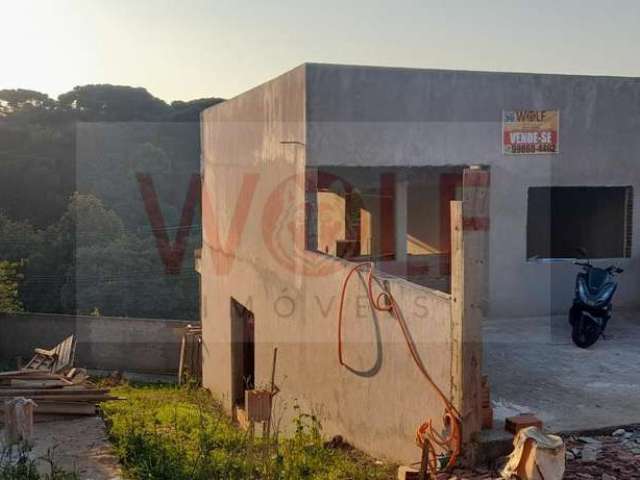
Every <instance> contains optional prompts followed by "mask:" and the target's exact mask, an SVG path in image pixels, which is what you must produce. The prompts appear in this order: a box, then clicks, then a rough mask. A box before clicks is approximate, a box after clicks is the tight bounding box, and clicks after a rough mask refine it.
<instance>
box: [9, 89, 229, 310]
mask: <svg viewBox="0 0 640 480" xmlns="http://www.w3.org/2000/svg"><path fill="white" fill-rule="evenodd" d="M220 101H222V100H221V99H218V98H206V99H198V100H193V101H189V102H183V101H176V102H173V103H171V104H167V103H166V102H164V101H162V100H160V99H158V98H156V97H154V96H152V95H151V94H150V93H149V92H147V91H146V90H145V89H142V88H132V87H124V86H114V85H87V86H82V87H76V88H74V89H73V90H72V91H70V92H67V93H65V94H62V95H60V96H59V97H58V98H57V99H52V98H50V97H49V96H47V95H46V94H43V93H40V92H36V91H32V90H0V262H1V263H0V310H5V311H6V310H19V309H24V310H26V311H34V312H51V313H74V312H79V313H84V314H89V313H96V314H97V313H100V314H103V315H125V316H138V317H160V318H188V319H189V318H194V317H195V315H196V312H197V305H198V288H197V285H198V283H197V277H196V275H195V273H194V272H193V250H194V249H195V248H198V247H199V245H200V229H199V213H198V212H197V211H196V213H195V214H194V218H193V225H189V233H190V234H189V238H188V242H187V245H186V256H185V259H184V261H183V263H182V268H181V269H180V271H179V272H174V274H172V275H167V274H166V268H165V267H166V265H165V264H164V263H163V259H162V258H161V256H160V255H159V253H158V249H157V248H156V247H157V243H156V236H157V235H155V234H156V233H157V229H158V227H157V222H156V225H155V226H154V224H152V222H151V221H150V218H149V215H148V212H147V211H146V209H145V199H143V198H141V194H140V188H139V185H138V182H137V178H139V175H140V174H141V173H142V174H145V175H146V176H147V177H149V178H151V179H152V181H153V188H154V190H153V193H154V195H155V196H154V198H152V199H151V200H152V201H154V202H157V205H158V209H159V210H160V211H161V212H162V218H161V220H162V228H163V229H165V230H166V232H167V234H168V237H169V238H173V237H174V233H175V231H176V229H178V228H184V227H180V226H179V224H180V218H181V213H182V211H183V210H184V203H185V198H186V190H187V186H188V185H189V179H190V178H191V177H192V176H193V175H197V173H198V172H199V155H200V145H199V124H198V122H199V115H200V112H201V111H202V110H203V109H204V108H206V107H208V106H210V105H214V104H216V103H218V102H220ZM197 197H199V195H197ZM147 203H148V202H147ZM152 203H153V202H152ZM156 220H157V219H156Z"/></svg>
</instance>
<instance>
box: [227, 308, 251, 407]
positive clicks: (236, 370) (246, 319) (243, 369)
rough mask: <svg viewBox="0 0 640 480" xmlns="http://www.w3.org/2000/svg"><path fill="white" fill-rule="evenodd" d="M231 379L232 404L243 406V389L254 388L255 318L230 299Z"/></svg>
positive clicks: (247, 310)
mask: <svg viewBox="0 0 640 480" xmlns="http://www.w3.org/2000/svg"><path fill="white" fill-rule="evenodd" d="M231 381H232V391H231V394H232V397H233V404H234V405H236V406H239V407H244V392H245V390H253V389H254V388H255V319H254V316H253V312H251V311H250V310H249V309H247V308H246V307H245V306H244V305H242V304H241V303H239V302H237V301H236V300H235V299H233V298H232V299H231Z"/></svg>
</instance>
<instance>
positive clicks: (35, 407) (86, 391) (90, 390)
mask: <svg viewBox="0 0 640 480" xmlns="http://www.w3.org/2000/svg"><path fill="white" fill-rule="evenodd" d="M69 339H71V340H69ZM69 339H67V340H65V342H63V343H62V344H61V345H63V344H64V345H66V346H67V347H68V348H67V347H65V348H63V349H59V348H58V347H60V345H58V347H56V349H55V350H56V352H61V354H62V355H60V353H55V354H53V357H54V358H55V362H54V363H49V362H48V361H45V360H42V359H43V358H49V357H48V356H47V355H45V354H43V353H39V351H38V350H39V349H36V356H35V357H34V359H32V361H31V362H29V364H30V365H32V366H33V365H35V366H36V367H37V368H36V369H27V368H25V369H22V370H18V371H12V372H1V373H0V405H4V409H2V410H1V411H0V422H3V423H6V424H7V426H8V427H11V425H12V424H13V416H14V410H15V409H14V405H15V404H16V403H15V402H16V399H20V401H21V402H22V401H25V402H30V403H28V404H29V405H30V407H29V409H30V411H29V414H31V412H32V413H33V415H34V420H35V421H36V422H42V421H47V420H53V419H56V420H57V419H63V418H69V416H85V415H95V414H96V409H97V404H98V403H100V402H104V401H107V400H116V399H117V398H116V397H112V396H110V395H109V390H108V389H104V388H97V387H96V386H95V385H94V384H93V383H91V382H90V381H89V376H88V374H87V371H86V370H84V369H82V368H72V367H71V365H70V363H69V362H72V361H73V349H74V348H73V346H72V343H74V342H73V341H72V337H69ZM64 352H67V353H64ZM41 360H42V361H41ZM59 362H62V363H59ZM56 365H58V366H61V365H65V369H67V370H68V372H67V373H66V374H63V373H61V372H62V370H59V369H58V368H57V366H56ZM47 370H57V371H58V372H59V373H54V372H51V371H47ZM21 404H22V403H21ZM12 428H13V427H12Z"/></svg>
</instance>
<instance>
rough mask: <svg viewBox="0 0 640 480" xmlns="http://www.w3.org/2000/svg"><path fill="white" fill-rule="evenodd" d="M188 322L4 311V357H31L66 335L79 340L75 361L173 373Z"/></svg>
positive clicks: (0, 351) (0, 334) (0, 344)
mask: <svg viewBox="0 0 640 480" xmlns="http://www.w3.org/2000/svg"><path fill="white" fill-rule="evenodd" d="M188 323H189V322H185V321H175V320H157V319H156V320H154V319H142V318H120V317H93V316H76V315H53V314H36V313H20V314H0V358H5V359H10V358H14V357H17V356H22V357H23V358H24V359H29V358H31V356H32V354H33V349H34V347H41V348H51V347H53V346H54V345H56V344H57V343H59V342H60V341H61V340H63V339H64V338H65V337H67V336H68V335H71V334H72V333H75V334H76V336H77V339H78V344H77V349H76V365H77V366H79V367H83V368H88V369H95V370H121V371H128V372H137V373H153V374H173V373H176V372H177V370H178V362H179V359H178V357H179V354H180V339H181V336H182V328H183V327H184V326H185V325H187V324H188Z"/></svg>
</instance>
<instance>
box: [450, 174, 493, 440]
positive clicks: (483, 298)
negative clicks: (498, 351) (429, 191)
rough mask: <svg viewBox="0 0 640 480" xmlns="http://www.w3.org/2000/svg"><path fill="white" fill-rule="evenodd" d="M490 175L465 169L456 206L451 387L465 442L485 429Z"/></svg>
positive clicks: (453, 209)
mask: <svg viewBox="0 0 640 480" xmlns="http://www.w3.org/2000/svg"><path fill="white" fill-rule="evenodd" d="M488 245H489V172H488V171H487V170H483V169H479V168H470V169H466V170H465V171H464V174H463V201H462V202H451V297H452V300H451V301H452V307H451V313H452V330H451V335H452V337H451V338H452V368H451V370H452V380H453V381H452V388H451V390H452V391H451V397H452V400H453V403H454V406H455V407H456V408H457V409H458V410H459V412H460V413H461V415H462V417H463V418H462V441H463V445H464V444H468V443H469V442H470V441H471V440H472V439H473V436H474V434H476V433H477V432H479V431H480V430H481V429H482V324H483V322H484V319H485V317H486V314H487V306H488V281H489V268H488V267H489V264H488V257H489V254H488Z"/></svg>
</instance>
